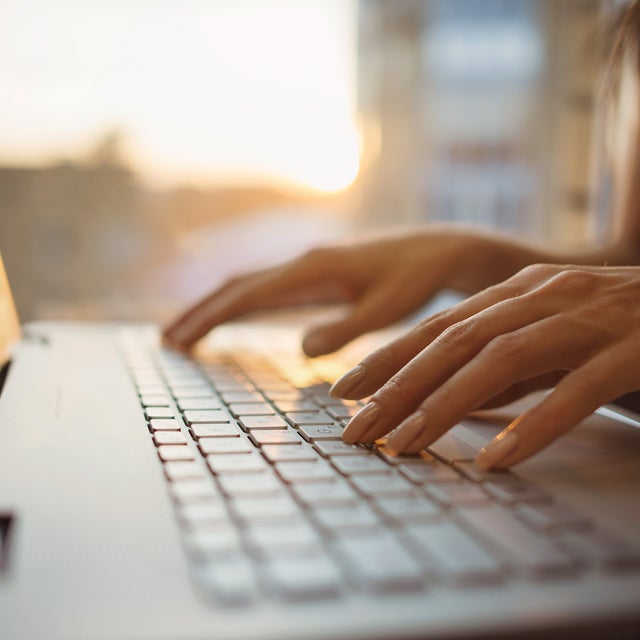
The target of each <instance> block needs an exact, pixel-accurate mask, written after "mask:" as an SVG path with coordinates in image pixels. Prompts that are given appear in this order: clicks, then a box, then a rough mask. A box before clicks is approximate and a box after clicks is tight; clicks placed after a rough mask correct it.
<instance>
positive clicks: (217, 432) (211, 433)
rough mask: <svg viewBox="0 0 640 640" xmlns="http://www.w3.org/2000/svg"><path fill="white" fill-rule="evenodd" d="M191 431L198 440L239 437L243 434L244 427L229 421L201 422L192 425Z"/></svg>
mask: <svg viewBox="0 0 640 640" xmlns="http://www.w3.org/2000/svg"><path fill="white" fill-rule="evenodd" d="M191 433H192V434H193V436H194V438H196V439H197V440H198V439H200V438H237V437H239V436H240V434H242V429H240V427H239V426H238V425H236V424H233V423H229V422H227V423H224V422H218V423H215V424H211V423H208V422H199V423H194V424H192V425H191Z"/></svg>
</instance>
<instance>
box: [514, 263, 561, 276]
mask: <svg viewBox="0 0 640 640" xmlns="http://www.w3.org/2000/svg"><path fill="white" fill-rule="evenodd" d="M557 269H558V268H557V267H556V266H555V265H552V264H545V263H543V262H538V263H535V264H529V265H527V266H526V267H524V268H522V269H520V271H518V273H516V275H515V276H514V278H526V279H527V280H529V279H535V278H549V277H551V276H553V275H554V274H555V273H557Z"/></svg>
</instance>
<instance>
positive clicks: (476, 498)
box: [426, 482, 491, 507]
mask: <svg viewBox="0 0 640 640" xmlns="http://www.w3.org/2000/svg"><path fill="white" fill-rule="evenodd" d="M426 490H427V494H428V495H429V496H430V497H432V498H433V499H434V500H437V501H438V502H439V503H440V504H443V505H445V506H447V507H457V506H465V505H473V504H488V503H489V502H491V498H490V497H489V496H488V494H487V493H485V492H484V491H483V490H482V489H481V488H480V487H479V486H478V485H476V484H470V483H469V482H450V483H441V484H431V485H429V486H427V487H426Z"/></svg>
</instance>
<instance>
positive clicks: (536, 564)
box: [456, 505, 576, 577]
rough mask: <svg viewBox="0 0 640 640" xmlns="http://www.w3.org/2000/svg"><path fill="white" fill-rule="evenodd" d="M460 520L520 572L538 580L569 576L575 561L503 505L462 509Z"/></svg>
mask: <svg viewBox="0 0 640 640" xmlns="http://www.w3.org/2000/svg"><path fill="white" fill-rule="evenodd" d="M456 515H457V518H458V519H459V520H460V522H461V523H462V524H463V525H464V526H465V528H466V529H467V530H469V531H471V532H475V533H477V534H478V535H479V536H480V537H481V538H483V539H485V540H486V542H487V544H492V545H494V546H495V548H496V552H498V553H503V554H504V556H505V558H506V559H507V560H510V561H511V562H512V563H513V564H514V565H515V566H516V567H517V568H519V569H521V570H523V571H525V572H526V573H528V574H531V575H532V576H534V577H537V576H546V575H554V574H563V573H569V572H572V571H574V570H575V568H576V563H575V561H574V560H573V559H572V558H571V557H570V556H569V555H568V554H566V553H564V552H563V550H562V549H561V548H560V547H558V546H557V545H556V544H554V542H553V541H552V540H551V539H549V538H547V537H546V536H544V535H542V534H540V533H537V532H535V531H533V530H531V529H529V528H528V527H526V526H525V525H524V524H523V523H522V521H520V520H518V518H517V517H516V516H515V515H514V514H513V513H511V512H510V511H508V510H507V509H505V508H504V507H501V506H499V505H492V506H487V507H475V508H471V509H460V510H458V511H457V512H456Z"/></svg>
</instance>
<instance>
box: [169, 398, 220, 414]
mask: <svg viewBox="0 0 640 640" xmlns="http://www.w3.org/2000/svg"><path fill="white" fill-rule="evenodd" d="M178 406H179V407H180V409H181V410H182V411H193V410H196V411H198V410H202V409H222V408H223V405H222V403H221V402H220V400H218V399H217V398H182V399H180V400H178Z"/></svg>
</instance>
